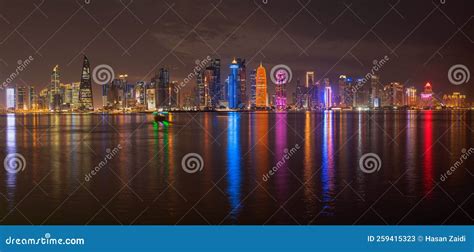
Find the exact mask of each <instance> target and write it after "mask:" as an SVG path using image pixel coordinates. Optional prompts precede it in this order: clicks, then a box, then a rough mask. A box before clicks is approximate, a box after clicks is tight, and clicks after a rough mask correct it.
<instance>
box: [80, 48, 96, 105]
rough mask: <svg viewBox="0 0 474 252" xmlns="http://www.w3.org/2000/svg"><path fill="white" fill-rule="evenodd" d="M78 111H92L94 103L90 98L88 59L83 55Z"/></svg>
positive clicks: (90, 84) (90, 83) (90, 85)
mask: <svg viewBox="0 0 474 252" xmlns="http://www.w3.org/2000/svg"><path fill="white" fill-rule="evenodd" d="M79 103H80V109H81V110H85V111H93V110H94V102H93V96H92V80H91V66H90V63H89V59H88V58H87V57H86V56H85V55H84V60H83V62H82V73H81V84H80V91H79Z"/></svg>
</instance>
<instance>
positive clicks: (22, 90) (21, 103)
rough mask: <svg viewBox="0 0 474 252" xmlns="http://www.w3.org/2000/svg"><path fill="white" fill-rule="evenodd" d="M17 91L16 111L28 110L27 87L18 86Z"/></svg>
mask: <svg viewBox="0 0 474 252" xmlns="http://www.w3.org/2000/svg"><path fill="white" fill-rule="evenodd" d="M16 91H17V99H16V109H17V110H26V109H27V107H26V102H27V98H26V87H25V86H18V87H17V88H16Z"/></svg>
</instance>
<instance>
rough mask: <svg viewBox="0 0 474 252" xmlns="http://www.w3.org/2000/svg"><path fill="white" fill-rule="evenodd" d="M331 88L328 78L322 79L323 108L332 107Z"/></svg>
mask: <svg viewBox="0 0 474 252" xmlns="http://www.w3.org/2000/svg"><path fill="white" fill-rule="evenodd" d="M332 105H333V103H332V88H331V83H330V82H329V79H328V78H325V79H324V108H325V109H330V108H331V107H332Z"/></svg>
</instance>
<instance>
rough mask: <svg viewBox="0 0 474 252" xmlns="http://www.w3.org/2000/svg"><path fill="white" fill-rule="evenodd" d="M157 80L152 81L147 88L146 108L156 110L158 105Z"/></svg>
mask: <svg viewBox="0 0 474 252" xmlns="http://www.w3.org/2000/svg"><path fill="white" fill-rule="evenodd" d="M156 85H157V83H156V82H153V81H152V82H150V84H149V85H148V86H147V88H146V98H145V99H146V108H147V110H155V109H157V106H156Z"/></svg>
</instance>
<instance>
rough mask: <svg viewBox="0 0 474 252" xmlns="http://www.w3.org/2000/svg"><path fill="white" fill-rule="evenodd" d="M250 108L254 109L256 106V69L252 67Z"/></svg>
mask: <svg viewBox="0 0 474 252" xmlns="http://www.w3.org/2000/svg"><path fill="white" fill-rule="evenodd" d="M249 76H250V108H252V109H254V108H255V107H256V100H257V83H256V77H257V70H256V69H253V70H252V71H250V75H249Z"/></svg>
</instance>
